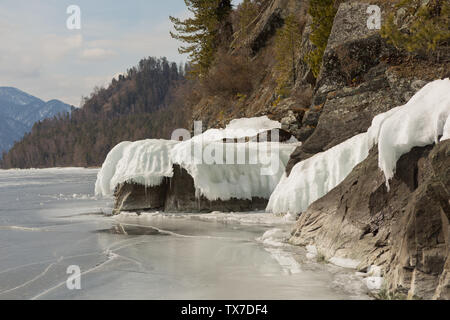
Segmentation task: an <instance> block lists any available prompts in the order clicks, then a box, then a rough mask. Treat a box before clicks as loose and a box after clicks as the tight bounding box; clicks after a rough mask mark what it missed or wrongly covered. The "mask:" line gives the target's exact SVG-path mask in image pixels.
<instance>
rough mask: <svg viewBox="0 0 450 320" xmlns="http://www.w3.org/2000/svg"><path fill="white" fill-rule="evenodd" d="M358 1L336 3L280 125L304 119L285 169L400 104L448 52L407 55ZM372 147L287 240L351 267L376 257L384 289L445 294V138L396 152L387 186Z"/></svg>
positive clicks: (449, 194) (448, 286)
mask: <svg viewBox="0 0 450 320" xmlns="http://www.w3.org/2000/svg"><path fill="white" fill-rule="evenodd" d="M368 5H369V4H368V3H364V2H363V1H358V2H356V1H353V2H344V3H342V4H341V5H340V6H339V9H338V11H337V14H336V17H335V20H334V24H333V29H332V32H331V35H330V38H329V40H328V45H327V48H326V50H325V54H324V57H323V65H322V70H321V73H320V75H319V77H318V79H317V82H316V85H315V89H314V96H313V101H312V104H311V106H310V108H309V110H308V111H307V112H306V115H307V117H303V119H302V121H301V122H299V121H298V119H295V117H292V120H291V123H290V124H288V125H287V126H288V127H289V126H292V124H295V123H297V126H298V127H299V128H306V127H308V128H311V129H310V130H309V131H310V135H309V137H308V136H306V137H302V138H303V140H304V143H303V145H302V146H300V147H298V148H297V150H296V151H295V152H294V153H293V154H292V156H291V159H290V162H289V164H288V166H287V173H288V174H289V173H290V172H291V170H292V168H293V167H294V166H295V164H296V163H298V162H300V161H302V160H305V159H307V158H309V157H311V156H313V155H314V154H316V153H319V152H322V151H325V150H328V149H330V148H331V147H333V146H335V145H337V144H339V143H341V142H343V141H345V140H347V139H348V138H350V137H352V136H355V135H356V134H359V133H362V132H365V131H366V130H367V129H368V128H369V126H370V124H371V122H372V119H373V118H374V116H376V115H377V114H380V113H382V112H386V111H387V110H389V109H391V108H393V107H396V106H399V105H403V104H404V103H405V102H406V101H408V100H409V98H411V96H412V95H413V94H414V93H415V92H416V91H418V90H419V89H420V88H422V87H423V86H424V85H425V84H426V83H427V82H428V81H431V80H433V79H438V78H443V77H448V73H449V70H450V68H449V61H448V60H445V61H443V62H441V63H432V62H425V61H421V60H414V59H412V58H410V57H407V56H406V55H405V54H404V53H402V52H400V51H398V50H397V49H396V48H394V47H392V46H390V45H388V44H387V43H386V42H385V40H384V39H382V38H381V36H380V35H379V32H378V31H377V30H369V29H368V28H367V24H366V21H367V7H368ZM303 76H304V75H303ZM314 122H315V123H314ZM375 149H376V148H374V150H372V151H371V153H370V155H369V157H368V158H367V159H366V160H365V161H364V162H363V163H361V164H360V165H358V166H357V167H356V168H355V169H354V170H353V172H352V173H351V174H350V175H349V176H348V177H347V178H346V179H345V180H344V181H343V182H342V183H341V184H340V185H339V186H338V187H336V188H335V189H333V190H332V191H331V192H329V193H328V194H327V195H326V196H324V197H323V198H321V199H319V200H318V201H316V202H315V203H313V204H312V205H311V206H310V207H309V208H308V210H307V211H306V212H303V213H302V214H301V216H300V218H299V221H298V223H297V225H296V228H295V230H294V231H293V235H292V238H291V239H290V242H291V243H293V244H298V245H311V244H314V245H315V246H316V247H317V249H318V251H319V253H320V254H321V255H323V256H324V257H325V258H326V259H331V258H333V257H334V258H347V259H353V260H357V261H359V266H358V269H359V270H360V271H364V272H366V271H368V270H369V268H370V267H371V266H373V265H376V266H381V267H382V270H383V273H384V280H385V289H386V291H387V292H389V293H390V294H391V296H395V297H401V296H404V297H408V298H425V299H432V298H434V299H449V298H450V282H449V281H450V277H449V272H450V264H449V255H448V253H449V217H450V202H449V199H450V180H449V177H450V169H449V168H450V157H449V155H450V142H449V141H444V142H441V143H439V144H437V145H434V146H432V145H430V146H427V147H422V148H414V149H413V150H412V151H411V152H409V153H408V154H406V155H404V156H403V157H402V158H401V159H400V161H399V163H398V168H397V173H396V175H395V178H394V180H393V181H392V183H391V189H390V191H388V190H387V188H386V185H385V179H384V177H383V175H382V173H381V171H380V170H379V169H378V153H377V150H375ZM394 293H395V294H397V295H393V294H394Z"/></svg>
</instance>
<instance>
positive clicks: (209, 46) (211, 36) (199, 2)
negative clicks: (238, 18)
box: [170, 0, 232, 76]
mask: <svg viewBox="0 0 450 320" xmlns="http://www.w3.org/2000/svg"><path fill="white" fill-rule="evenodd" d="M184 2H185V3H186V6H187V8H188V10H189V11H190V12H191V13H192V14H193V17H192V18H187V19H185V20H181V19H179V18H175V17H170V20H171V21H172V23H173V24H174V28H175V30H176V31H177V33H174V32H170V35H171V36H172V37H173V38H174V39H177V40H180V41H182V42H184V43H186V44H187V45H186V46H181V47H180V48H179V50H178V51H179V52H180V54H185V53H188V54H189V60H190V63H191V68H190V71H191V73H194V74H196V75H199V76H202V75H205V74H206V72H207V71H208V69H209V67H210V66H211V64H212V62H213V59H214V53H215V52H216V49H217V46H218V42H219V41H218V40H219V37H218V35H219V33H220V28H221V26H222V23H223V22H224V21H225V20H226V18H227V17H228V15H229V13H230V12H231V9H232V7H231V0H184Z"/></svg>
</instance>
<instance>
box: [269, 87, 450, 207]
mask: <svg viewBox="0 0 450 320" xmlns="http://www.w3.org/2000/svg"><path fill="white" fill-rule="evenodd" d="M449 128H450V80H449V79H445V80H436V81H433V82H431V83H429V84H427V85H426V86H425V87H424V88H422V89H421V90H420V91H419V92H418V93H416V95H414V97H412V98H411V100H410V101H409V102H408V103H407V104H405V105H403V106H401V107H397V108H394V109H392V110H390V111H388V112H386V113H383V114H380V115H378V116H376V117H375V118H374V120H373V122H372V126H371V127H370V128H369V130H368V131H367V132H366V133H363V134H360V135H357V136H355V137H353V138H351V139H349V140H347V141H345V142H343V143H341V144H339V145H337V146H335V147H334V148H331V149H329V150H327V151H325V152H322V153H319V154H316V155H315V156H313V157H311V158H309V159H307V160H305V161H302V162H300V163H298V164H297V165H296V166H295V167H294V168H293V169H292V172H291V174H290V176H289V177H286V175H284V176H283V178H282V179H281V181H280V183H279V184H278V186H277V187H276V188H275V191H274V192H273V194H272V196H271V197H270V200H269V204H268V207H267V210H268V211H270V212H273V213H300V212H303V211H305V210H306V209H307V208H308V206H309V205H310V204H311V203H313V202H314V201H316V200H317V199H319V198H321V197H322V196H324V195H325V194H327V193H328V192H329V191H330V190H331V189H333V188H334V187H336V186H337V185H338V184H339V183H341V182H342V181H343V180H344V179H345V177H346V176H347V175H348V174H349V173H350V172H351V171H352V170H353V168H354V167H355V166H356V165H357V164H359V163H360V162H362V161H363V160H365V159H366V158H367V156H368V154H369V151H370V149H371V148H372V147H373V146H374V145H375V144H378V151H379V167H380V169H381V170H382V171H383V172H384V175H385V177H386V183H387V184H388V183H389V180H390V179H391V178H392V177H393V176H394V173H395V167H396V164H397V161H398V159H399V158H400V157H401V156H402V155H403V154H405V153H408V152H409V151H410V150H411V149H412V148H413V147H419V146H426V145H429V144H432V143H437V142H439V137H440V136H442V138H441V141H443V140H445V139H449V138H450V133H449Z"/></svg>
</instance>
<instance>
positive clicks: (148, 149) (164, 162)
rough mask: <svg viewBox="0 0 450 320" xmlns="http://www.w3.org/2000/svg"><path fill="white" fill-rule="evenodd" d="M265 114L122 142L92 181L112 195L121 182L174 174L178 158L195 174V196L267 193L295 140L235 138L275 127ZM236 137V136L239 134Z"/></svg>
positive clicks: (151, 181)
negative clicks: (189, 134) (183, 136)
mask: <svg viewBox="0 0 450 320" xmlns="http://www.w3.org/2000/svg"><path fill="white" fill-rule="evenodd" d="M279 127H281V124H280V123H279V122H277V121H272V120H270V119H268V118H267V117H259V118H249V119H247V118H246V119H237V120H233V121H231V123H230V124H229V125H228V126H227V127H226V128H225V129H210V130H207V131H206V132H204V133H203V134H199V135H197V136H194V137H193V138H192V139H190V140H187V141H184V142H178V141H167V140H143V141H137V142H133V143H131V142H122V143H121V144H119V145H117V146H116V147H115V148H114V149H113V150H111V152H110V153H109V154H108V156H107V158H106V160H105V162H104V164H103V166H102V169H101V171H100V172H99V174H98V178H97V182H96V188H95V191H96V194H98V195H104V196H110V195H112V193H113V192H114V189H115V187H116V186H117V185H118V184H120V183H123V182H134V183H139V184H142V185H145V186H148V187H152V186H156V185H159V184H161V182H162V180H163V178H164V177H172V176H173V165H174V164H178V165H180V166H181V167H182V168H184V169H186V171H187V172H188V173H189V174H190V175H191V176H192V177H193V179H194V185H195V188H196V195H197V196H198V197H200V196H205V197H206V198H207V199H209V200H217V199H221V200H224V201H226V200H229V199H231V198H236V199H249V200H250V199H252V198H254V197H261V198H266V199H268V198H269V197H270V195H271V194H272V191H273V190H274V189H275V187H276V185H277V184H278V182H279V180H280V179H281V177H282V175H283V173H284V170H285V167H286V164H287V162H288V160H289V157H290V154H291V153H292V152H293V151H294V149H295V148H296V147H297V146H298V144H296V143H291V144H280V143H278V142H261V143H257V142H251V141H248V142H245V141H243V142H239V143H224V142H223V139H233V140H234V139H240V138H245V137H253V136H256V135H257V134H259V133H261V132H264V131H267V130H271V129H275V128H279ZM239 141H240V140H239Z"/></svg>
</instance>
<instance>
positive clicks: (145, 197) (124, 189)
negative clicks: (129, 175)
mask: <svg viewBox="0 0 450 320" xmlns="http://www.w3.org/2000/svg"><path fill="white" fill-rule="evenodd" d="M168 187H169V184H168V181H167V180H166V181H164V182H163V183H162V184H161V185H159V186H156V187H145V186H143V185H140V184H135V183H122V184H120V185H119V186H117V187H116V190H115V192H114V198H115V202H114V212H115V213H120V212H121V211H141V210H153V209H163V208H164V204H165V198H166V194H167V189H168Z"/></svg>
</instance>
